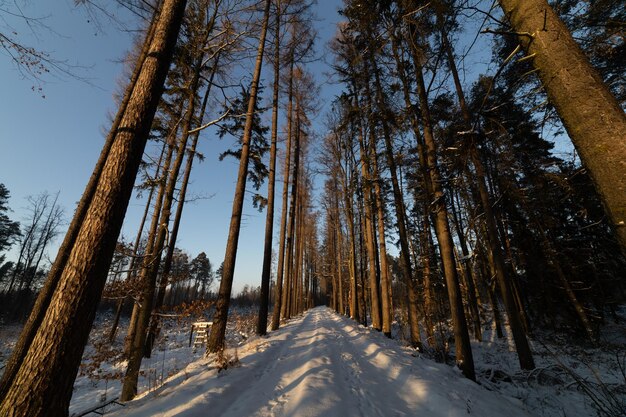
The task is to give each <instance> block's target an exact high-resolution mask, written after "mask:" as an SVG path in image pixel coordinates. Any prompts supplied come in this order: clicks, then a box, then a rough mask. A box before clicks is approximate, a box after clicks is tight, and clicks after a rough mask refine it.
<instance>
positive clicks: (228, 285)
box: [207, 0, 271, 353]
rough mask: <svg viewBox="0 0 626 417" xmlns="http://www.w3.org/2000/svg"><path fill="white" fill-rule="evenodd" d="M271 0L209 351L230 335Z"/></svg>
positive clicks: (247, 117)
mask: <svg viewBox="0 0 626 417" xmlns="http://www.w3.org/2000/svg"><path fill="white" fill-rule="evenodd" d="M270 4H271V0H266V1H265V10H264V12H263V24H262V27H261V36H260V39H259V48H258V51H257V57H256V63H255V67H254V75H253V78H252V83H251V86H250V101H249V102H248V111H247V114H246V124H245V127H244V134H243V140H242V148H241V159H240V162H239V173H238V175H237V185H236V187H235V197H234V199H233V210H232V217H231V220H230V227H229V230H228V241H227V243H226V253H225V255H224V268H223V272H222V281H221V282H220V290H219V295H218V299H217V305H216V308H215V316H214V317H213V326H212V327H211V334H210V335H209V340H208V342H207V352H212V353H214V352H218V351H220V350H221V349H223V347H224V337H225V335H226V320H227V319H228V307H229V305H230V295H231V290H232V287H233V277H234V275H235V260H236V258H237V246H238V243H239V230H240V228H241V215H242V211H243V200H244V197H245V192H246V180H247V177H248V163H249V153H250V140H251V138H252V122H253V119H254V108H255V105H256V97H257V92H258V88H259V80H260V78H261V67H262V66H263V52H264V49H265V36H266V35H267V26H268V21H269V14H270Z"/></svg>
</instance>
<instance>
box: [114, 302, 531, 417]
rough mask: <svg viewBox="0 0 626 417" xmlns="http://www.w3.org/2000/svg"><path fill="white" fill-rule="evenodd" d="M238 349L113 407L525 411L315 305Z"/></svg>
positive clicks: (140, 415)
mask: <svg viewBox="0 0 626 417" xmlns="http://www.w3.org/2000/svg"><path fill="white" fill-rule="evenodd" d="M248 345H249V346H248V349H247V350H246V351H241V352H238V353H239V356H240V360H241V366H239V367H236V368H231V369H228V370H226V371H223V372H221V373H219V374H218V373H217V371H216V369H214V368H213V369H211V368H209V369H207V366H206V363H202V362H196V363H195V364H192V365H190V367H189V368H188V369H187V370H186V371H184V372H182V373H180V374H178V375H177V376H175V377H173V379H172V380H170V381H169V382H168V383H167V385H166V387H165V388H164V389H162V390H161V391H158V392H157V393H155V394H150V395H147V396H146V397H144V398H141V399H139V400H136V401H134V402H133V403H130V404H128V405H127V407H125V408H124V409H122V410H119V411H118V412H117V413H115V414H113V415H115V416H120V417H121V416H135V417H146V416H186V417H205V416H221V417H235V416H246V417H247V416H325V417H326V416H340V417H347V416H368V417H369V416H372V417H377V416H429V417H432V416H467V415H468V414H469V415H476V416H481V417H490V416H505V415H506V416H507V417H515V416H528V415H529V414H527V413H526V412H525V411H523V406H522V405H521V403H520V402H519V401H517V400H515V399H511V398H505V397H503V396H501V395H499V394H497V393H494V392H491V391H488V390H486V389H484V388H482V387H481V386H479V385H477V384H475V383H473V382H471V381H468V380H466V379H464V378H462V377H461V376H460V373H459V372H457V371H456V370H453V369H452V368H450V367H449V366H446V365H441V364H437V363H434V362H432V361H430V360H427V359H422V358H416V357H414V356H412V355H411V354H410V353H409V351H408V350H406V349H403V348H401V347H399V346H398V345H397V344H396V342H394V341H391V340H389V339H386V338H385V337H384V336H383V335H381V334H378V333H375V332H371V331H369V330H367V329H365V328H363V327H359V326H357V325H355V324H354V323H353V322H351V321H350V320H348V319H346V318H343V317H340V316H338V315H336V314H334V313H333V312H332V311H331V310H329V309H327V308H323V307H321V308H315V309H312V310H310V311H308V312H307V313H305V315H304V316H303V317H302V318H299V319H297V320H294V321H292V322H291V323H289V324H287V325H286V326H285V327H284V328H282V329H281V330H279V331H278V332H275V333H272V334H271V335H270V336H269V337H267V338H259V339H256V340H255V341H251V342H250V343H249V344H248Z"/></svg>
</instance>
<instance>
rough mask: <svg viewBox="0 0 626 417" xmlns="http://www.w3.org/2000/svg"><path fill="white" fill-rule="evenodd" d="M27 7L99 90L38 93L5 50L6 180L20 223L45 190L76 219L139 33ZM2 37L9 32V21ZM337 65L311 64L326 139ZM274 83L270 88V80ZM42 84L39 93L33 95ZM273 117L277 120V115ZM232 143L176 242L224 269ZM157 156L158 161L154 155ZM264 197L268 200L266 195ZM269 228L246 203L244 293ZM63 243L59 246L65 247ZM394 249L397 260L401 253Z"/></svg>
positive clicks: (333, 2)
mask: <svg viewBox="0 0 626 417" xmlns="http://www.w3.org/2000/svg"><path fill="white" fill-rule="evenodd" d="M341 4H342V1H341V0H318V4H317V5H316V6H315V10H316V13H317V16H318V20H317V21H316V22H315V26H316V28H317V30H318V33H319V39H318V42H317V52H318V56H322V55H323V54H324V50H325V46H326V44H327V42H328V41H329V40H330V39H331V38H332V36H333V35H334V34H335V32H336V23H337V22H338V21H339V20H341V19H340V16H339V15H338V14H337V10H338V8H339V7H340V6H341ZM26 6H27V8H25V9H23V11H24V13H25V14H26V15H30V16H36V17H44V20H43V22H44V23H45V24H46V25H47V26H48V27H49V29H50V30H39V31H33V30H30V29H29V28H28V27H24V26H23V25H21V26H20V25H18V24H15V25H14V29H16V30H17V32H18V38H19V39H20V41H21V42H23V43H24V44H26V45H32V46H34V47H36V48H38V49H41V50H45V51H48V52H50V53H51V55H52V56H53V57H55V58H56V59H58V60H66V61H67V63H68V64H75V65H79V66H81V67H82V68H77V69H76V70H75V71H76V73H77V74H79V75H80V76H81V77H84V78H87V79H88V80H89V82H84V81H80V80H77V79H75V78H72V77H67V76H54V75H52V76H48V77H46V78H45V82H44V83H43V84H42V85H41V86H42V88H43V91H42V92H39V91H38V90H37V88H36V87H38V85H37V84H36V83H34V82H33V80H31V79H27V78H24V77H22V76H21V74H20V73H19V72H18V71H17V70H16V68H15V66H14V65H13V64H12V63H11V61H10V59H9V57H8V56H7V55H6V54H3V53H2V52H1V51H0V77H1V78H0V79H2V87H1V89H0V97H1V98H0V149H1V151H0V182H2V183H4V184H5V185H6V186H7V188H8V189H9V190H10V192H11V196H12V197H11V200H10V202H9V205H10V207H11V208H13V210H14V213H12V217H13V218H14V219H16V220H21V219H22V218H23V216H24V215H25V211H24V207H25V205H26V200H25V197H26V196H28V195H36V194H38V193H41V192H43V191H48V192H51V193H55V192H57V191H60V196H59V202H60V204H61V205H62V206H63V207H64V208H65V209H66V218H67V219H68V221H69V218H70V217H71V213H72V212H73V209H74V207H75V203H76V202H77V201H78V200H79V199H80V196H81V194H82V192H83V189H84V186H85V184H86V182H87V179H88V177H89V175H90V174H91V171H92V169H93V166H94V164H95V161H96V159H97V157H98V155H99V152H100V149H101V146H102V143H103V141H104V139H103V137H104V134H103V131H105V130H106V129H105V128H106V127H107V126H108V120H109V118H108V116H107V115H108V114H110V113H114V112H115V110H116V106H115V103H114V100H113V93H114V92H115V91H116V88H117V87H116V86H117V85H118V81H119V79H120V77H121V72H122V66H121V64H120V63H119V61H120V60H121V58H122V57H123V56H124V54H125V51H126V50H127V49H128V48H129V47H130V45H131V35H130V34H129V33H128V32H125V31H122V30H120V28H118V27H116V25H112V24H110V23H108V22H107V21H106V20H104V19H101V20H100V22H101V25H100V26H98V25H96V24H95V23H94V18H93V16H90V15H89V14H88V13H86V12H85V10H84V9H81V8H77V7H76V6H74V1H73V0H63V1H60V2H46V1H44V0H33V1H30V2H27V5H26ZM0 17H2V16H1V15H0ZM5 17H6V16H5ZM121 18H122V20H123V21H126V22H127V24H128V27H129V28H134V27H136V25H135V24H134V23H133V22H132V19H128V18H126V19H124V17H123V16H122V17H121ZM5 22H6V21H5ZM9 23H11V21H9ZM478 24H479V22H477V21H476V22H473V23H472V25H470V28H469V29H468V33H469V36H466V35H465V34H463V33H461V34H458V35H457V36H458V38H459V43H458V44H457V46H456V48H457V51H456V52H457V54H459V55H464V54H465V52H464V49H466V48H468V47H469V45H471V44H472V42H473V40H474V37H475V36H476V32H477V30H478ZM0 31H4V32H6V31H7V27H6V26H3V21H2V20H1V19H0ZM489 40H490V35H481V36H479V40H478V42H477V43H476V44H474V45H473V48H472V50H471V51H470V53H469V54H467V56H466V57H465V61H464V65H463V66H462V70H463V75H464V76H467V78H465V77H464V81H466V82H467V83H470V82H471V81H472V80H473V79H475V77H476V76H477V74H478V73H480V72H487V73H493V72H494V71H495V68H489V61H490V59H489V57H490V48H489ZM331 60H332V58H328V57H326V59H325V60H324V59H322V60H319V61H317V62H313V63H311V64H309V65H308V69H309V71H311V72H312V73H313V74H314V75H315V77H316V79H317V81H318V83H319V85H320V88H321V90H320V95H319V102H320V105H321V111H320V113H319V114H318V115H317V116H316V117H315V119H314V120H313V127H314V129H315V130H316V131H317V134H318V135H319V136H322V135H323V134H324V133H325V132H324V125H323V120H324V113H325V112H326V111H327V109H328V108H329V105H330V102H331V101H332V99H333V97H334V96H335V95H336V94H338V93H339V91H340V86H338V85H336V84H333V83H332V82H328V80H327V79H326V74H327V73H329V72H330V68H329V67H328V65H327V64H326V62H328V61H331ZM263 74H264V75H263V76H264V77H265V78H266V79H269V78H270V77H271V75H272V73H271V68H269V66H267V65H266V66H265V68H264V71H263ZM264 84H265V85H266V86H269V85H270V82H269V81H266V82H265V83H264ZM33 86H34V87H35V91H32V87H33ZM265 93H266V94H265V96H266V97H265V98H264V103H266V104H267V103H268V102H269V88H266V90H265ZM42 95H45V98H42ZM219 110H220V109H217V108H214V109H212V115H213V116H215V115H216V114H218V112H219ZM266 117H268V118H269V114H267V115H266ZM268 124H269V122H268ZM231 143H232V139H223V140H219V139H217V137H215V135H214V133H213V132H210V131H207V132H205V133H204V134H203V135H202V136H201V140H200V143H199V151H200V152H202V153H203V154H204V155H205V157H206V159H205V161H204V162H203V163H198V162H197V161H196V162H195V165H194V170H193V172H192V176H191V184H190V187H189V193H188V195H191V196H211V198H206V199H199V200H197V201H194V202H192V203H189V204H187V205H186V206H185V212H184V215H183V220H182V223H181V229H180V233H179V239H178V242H177V243H176V245H177V247H180V248H182V249H184V250H186V251H187V252H188V253H189V254H190V255H191V256H192V257H194V256H196V255H197V254H198V253H199V252H201V251H204V252H206V253H207V255H208V257H209V259H210V260H211V261H212V263H213V264H214V266H215V268H217V267H218V266H219V264H220V263H221V260H222V259H223V256H224V248H225V242H226V236H227V233H228V223H229V220H230V214H231V208H232V198H233V190H234V185H235V181H236V172H237V167H238V162H237V161H236V160H234V159H232V158H229V159H226V160H224V161H222V162H219V161H218V155H219V154H220V153H221V152H223V151H224V150H225V149H227V148H228V147H229V146H230V144H231ZM557 143H558V146H557V149H559V150H563V151H564V152H569V151H570V150H571V143H570V142H569V140H568V139H567V137H566V136H565V137H564V138H562V139H561V140H559V141H558V142H557ZM151 153H152V154H154V153H155V152H154V149H152V152H151ZM560 156H562V157H564V155H560ZM279 172H280V170H279ZM318 182H319V181H318ZM281 184H282V181H281V179H280V178H278V185H277V186H278V189H277V196H280V195H281V194H280V193H281ZM260 192H261V193H262V194H266V189H265V187H263V188H262V189H261V191H260ZM144 204H145V203H144V201H143V200H139V199H137V198H135V197H133V198H132V199H131V201H130V205H129V209H128V212H127V216H126V221H125V223H124V228H123V232H122V233H123V235H124V236H125V238H126V240H129V241H132V240H134V235H135V233H136V229H137V227H138V223H139V220H140V217H141V214H142V213H143V208H144ZM278 206H279V208H278V209H277V212H276V217H275V219H276V223H275V224H276V226H275V228H274V229H275V233H274V235H275V236H277V234H278V226H277V225H278V222H279V220H280V203H279V204H278ZM264 227H265V212H263V213H259V212H258V211H256V210H255V209H254V208H253V207H252V204H251V203H250V202H248V203H246V205H245V206H244V218H243V222H242V229H241V236H240V240H239V242H240V244H239V251H238V255H237V265H236V270H235V283H234V289H235V291H238V290H240V289H241V288H242V287H243V285H245V284H249V285H253V286H257V285H259V282H260V275H261V266H262V250H263V243H262V242H263V236H264ZM60 240H61V238H58V239H57V242H56V243H57V244H58V243H59V241H60ZM275 241H276V238H275V239H274V242H275ZM390 250H391V251H392V252H393V248H392V247H391V246H390ZM55 254H56V245H55V246H54V247H53V248H51V250H50V256H51V257H54V255H55Z"/></svg>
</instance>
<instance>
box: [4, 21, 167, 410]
mask: <svg viewBox="0 0 626 417" xmlns="http://www.w3.org/2000/svg"><path fill="white" fill-rule="evenodd" d="M156 18H157V13H155V14H154V15H153V17H152V21H151V23H150V26H149V27H148V30H147V32H146V38H145V40H144V44H143V46H142V49H141V53H140V54H139V57H138V59H137V65H136V66H135V69H134V70H133V74H132V76H131V79H130V81H129V84H128V87H127V88H126V91H125V93H124V98H123V99H122V102H121V103H120V107H119V109H118V112H117V115H116V116H115V120H114V121H113V123H112V124H111V129H110V131H109V134H108V135H107V139H106V141H105V143H104V146H103V147H102V151H101V152H100V157H99V158H98V161H97V162H96V166H95V167H94V170H93V172H92V174H91V177H90V178H89V182H88V183H87V186H86V187H85V191H84V192H83V195H82V196H81V199H80V201H79V203H78V206H77V207H76V210H75V211H74V217H73V218H72V222H71V223H70V225H69V227H68V229H67V232H66V233H65V238H64V239H63V242H62V243H61V246H60V247H59V250H58V252H57V256H56V258H55V260H54V263H53V264H52V266H51V267H50V272H48V276H47V278H46V281H45V283H44V285H43V288H42V289H41V290H40V291H39V295H38V296H37V300H36V301H35V305H34V306H33V309H32V311H31V313H30V316H29V317H28V320H27V321H26V323H25V324H24V328H23V329H22V332H21V333H20V337H19V339H18V341H17V343H16V344H15V347H14V348H13V351H12V352H11V356H10V357H9V359H8V360H7V362H6V366H5V368H4V373H3V374H2V379H1V380H0V401H1V400H2V399H3V398H4V396H5V395H6V392H7V390H8V389H9V386H10V385H11V384H12V382H13V378H15V374H16V373H17V370H18V368H19V366H20V365H21V363H22V361H23V359H24V357H25V356H26V352H27V351H28V348H29V347H30V344H31V342H32V340H33V338H34V337H35V333H36V332H37V329H38V328H39V325H40V324H41V321H42V320H43V317H44V315H45V314H46V310H47V309H48V306H49V305H50V300H51V299H52V294H53V293H54V291H55V289H56V287H57V284H58V282H59V278H60V276H61V272H63V269H64V268H65V264H66V262H67V259H68V257H69V254H70V251H71V249H72V247H73V246H74V242H75V241H76V236H77V235H78V232H79V230H80V227H81V225H82V223H83V220H84V218H85V214H86V213H87V209H88V208H89V205H90V204H91V201H92V199H93V195H94V194H95V192H96V187H97V186H98V180H99V179H100V175H101V173H102V168H103V167H104V164H105V162H106V160H107V158H108V155H109V152H110V150H111V147H112V146H113V141H114V139H115V133H116V132H117V129H118V127H119V124H120V121H121V119H122V116H123V115H124V112H125V110H126V107H127V106H128V101H129V99H130V96H131V92H132V91H133V88H134V86H135V84H136V82H137V79H138V78H139V74H140V69H141V67H142V64H143V62H144V61H145V59H146V56H147V51H148V46H149V45H150V42H151V40H152V37H153V34H154V27H155V21H156ZM16 267H17V265H16Z"/></svg>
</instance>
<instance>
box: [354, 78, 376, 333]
mask: <svg viewBox="0 0 626 417" xmlns="http://www.w3.org/2000/svg"><path fill="white" fill-rule="evenodd" d="M354 90H355V91H354V94H355V97H356V96H357V95H358V89H357V87H356V86H355V87H354ZM355 100H356V103H355V106H356V108H357V109H360V108H361V105H360V103H359V101H358V99H356V98H355ZM358 124H359V126H358V128H357V129H358V131H357V134H358V138H359V152H360V155H361V176H362V178H363V179H362V184H361V187H362V191H363V206H364V213H363V216H364V220H365V221H364V226H363V227H364V231H365V235H364V239H365V247H366V249H367V260H368V262H367V263H368V265H367V276H368V278H369V283H370V301H371V314H372V327H373V328H374V329H376V330H378V331H380V330H381V328H382V326H381V317H380V316H381V314H380V313H381V305H380V288H379V283H378V277H377V274H376V246H375V243H374V241H375V236H374V225H373V221H374V220H373V219H374V215H373V212H372V187H371V183H372V178H371V169H370V164H369V157H368V155H367V147H366V144H365V138H364V136H363V126H362V122H361V120H359V121H358Z"/></svg>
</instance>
